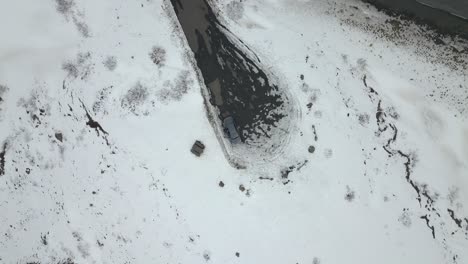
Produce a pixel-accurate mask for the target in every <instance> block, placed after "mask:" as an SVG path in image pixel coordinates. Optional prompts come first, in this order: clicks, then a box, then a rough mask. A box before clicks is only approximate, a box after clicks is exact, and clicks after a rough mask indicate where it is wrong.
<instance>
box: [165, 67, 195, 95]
mask: <svg viewBox="0 0 468 264" xmlns="http://www.w3.org/2000/svg"><path fill="white" fill-rule="evenodd" d="M191 84H192V80H191V79H190V76H189V71H182V72H181V73H180V74H179V75H178V76H177V78H176V80H175V81H174V83H173V84H171V83H170V82H167V83H166V84H165V85H166V86H168V87H169V88H164V89H162V90H160V91H159V92H158V97H159V100H161V101H167V100H175V101H179V100H180V99H182V96H183V95H184V94H186V93H187V91H188V90H189V89H190V85H191Z"/></svg>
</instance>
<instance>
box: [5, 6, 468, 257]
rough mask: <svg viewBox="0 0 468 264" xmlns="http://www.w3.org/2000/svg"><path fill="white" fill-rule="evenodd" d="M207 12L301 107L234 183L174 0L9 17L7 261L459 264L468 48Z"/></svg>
mask: <svg viewBox="0 0 468 264" xmlns="http://www.w3.org/2000/svg"><path fill="white" fill-rule="evenodd" d="M211 3H212V4H213V6H214V8H215V9H216V13H217V14H218V16H219V18H220V19H221V21H223V23H224V24H225V25H226V26H227V27H228V28H229V29H230V30H231V31H232V32H233V34H235V35H236V36H237V37H238V38H240V39H242V40H243V41H244V42H245V43H246V44H247V45H249V47H250V48H251V49H252V50H254V51H255V52H256V54H257V55H258V56H259V57H260V59H261V61H262V67H264V68H265V69H268V71H269V72H271V73H272V74H274V75H275V76H276V78H277V79H278V80H281V85H282V89H284V90H285V91H287V92H288V93H289V94H290V96H291V97H292V98H291V100H292V101H293V102H294V104H295V105H296V109H297V113H294V115H295V119H294V120H293V121H294V124H293V125H291V127H290V131H289V138H288V139H287V140H285V143H284V146H283V147H282V148H281V152H280V153H275V155H274V157H273V158H271V159H270V160H268V162H265V161H262V162H257V161H256V160H250V161H249V162H248V164H247V167H246V168H245V169H240V170H239V169H236V168H234V167H233V166H231V164H230V162H228V159H229V156H226V155H225V153H226V152H225V150H223V148H222V144H220V143H221V142H220V141H218V138H219V137H217V134H216V133H217V132H216V131H219V128H216V127H213V125H212V124H211V123H210V121H209V119H208V118H207V113H206V109H205V106H204V99H203V96H202V93H201V91H202V87H203V86H202V85H203V84H202V83H201V82H200V80H199V78H198V77H197V74H196V71H197V70H196V69H195V68H194V67H193V66H192V65H193V58H190V56H191V52H190V51H189V48H188V45H187V43H186V40H185V39H184V35H183V33H182V30H181V28H180V26H178V24H177V20H176V18H175V13H174V11H173V10H172V9H171V5H170V2H169V1H165V0H146V1H144V0H135V1H124V0H100V1H92V0H79V1H78V0H57V1H55V0H54V1H52V0H48V1H33V0H21V1H6V0H2V1H0V7H1V8H0V17H1V18H2V23H0V33H1V35H2V41H1V42H0V98H1V100H0V153H3V154H2V155H3V161H2V156H0V165H1V164H2V162H3V163H4V165H2V166H0V212H1V213H0V235H1V236H2V237H1V239H0V263H6V264H9V263H21V264H23V263H41V264H45V263H53V264H58V263H252V264H253V263H255V264H258V263H292V264H294V263H300V264H306V263H309V264H310V263H313V264H340V263H359V264H374V263H380V264H385V263H389V264H390V263H411V264H415V263H425V264H432V263H433V264H440V263H460V264H463V263H468V121H467V120H468V118H467V117H468V109H467V107H468V80H467V71H468V58H467V57H466V53H463V52H462V51H463V50H464V49H465V50H468V44H467V43H466V41H464V40H461V39H457V38H454V37H449V36H439V37H436V35H435V34H433V33H431V32H430V31H428V30H427V29H426V28H424V27H422V26H418V25H415V24H413V23H411V22H409V21H401V20H399V19H395V18H391V17H389V16H387V15H385V14H383V13H381V12H379V11H377V10H376V9H375V8H373V7H370V6H368V5H366V4H363V3H361V2H359V1H355V0H351V1H347V0H328V1H326V0H320V1H311V0H310V1H307V0H294V1H293V0H249V1H228V0H219V1H214V2H211ZM436 38H437V39H438V41H435V40H434V39H436ZM435 42H442V44H440V43H439V44H436V43H435ZM153 51H157V52H156V55H157V60H155V61H157V63H154V62H153V61H152V59H151V56H150V53H154V52H153ZM153 58H154V57H153ZM301 75H303V78H302V77H301ZM308 104H309V105H308ZM96 122H97V123H96ZM218 136H219V135H218ZM195 140H201V141H202V142H203V143H204V144H205V145H206V149H205V152H204V153H203V155H202V156H201V157H199V158H198V157H196V156H194V155H192V154H191V153H190V151H189V150H190V148H191V145H192V144H193V142H194V141H195ZM309 146H314V148H315V151H314V153H309V152H308V148H309ZM2 167H3V168H2ZM2 170H3V171H2ZM220 182H222V183H223V184H220ZM221 185H223V187H221ZM416 188H417V189H418V190H419V191H418V192H417V191H416V190H415V189H416ZM236 253H237V254H236Z"/></svg>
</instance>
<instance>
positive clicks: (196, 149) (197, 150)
mask: <svg viewBox="0 0 468 264" xmlns="http://www.w3.org/2000/svg"><path fill="white" fill-rule="evenodd" d="M204 150H205V145H204V144H203V143H202V142H201V141H199V140H197V141H195V143H193V146H192V149H191V150H190V152H192V153H193V154H194V155H195V156H197V157H200V156H201V154H203V151H204Z"/></svg>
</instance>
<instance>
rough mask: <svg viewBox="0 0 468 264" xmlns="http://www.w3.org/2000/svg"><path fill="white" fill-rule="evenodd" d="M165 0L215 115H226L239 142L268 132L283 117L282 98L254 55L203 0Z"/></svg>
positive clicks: (253, 139)
mask: <svg viewBox="0 0 468 264" xmlns="http://www.w3.org/2000/svg"><path fill="white" fill-rule="evenodd" d="M171 3H172V6H173V7H174V10H175V13H176V15H177V18H178V20H179V22H180V24H181V26H182V29H183V31H184V34H185V36H186V38H187V41H188V44H189V46H190V48H191V50H192V51H193V53H194V55H195V59H196V62H197V66H198V68H199V69H200V72H201V74H202V75H203V79H204V82H205V85H206V86H207V88H208V90H209V93H210V100H209V101H210V103H211V104H212V105H213V106H215V107H216V108H217V109H218V110H219V112H218V117H219V119H220V120H223V119H224V118H225V117H226V116H232V117H233V119H234V123H235V127H236V129H237V131H238V133H239V134H240V136H241V139H242V142H244V143H247V144H249V143H252V142H255V141H256V140H258V139H259V138H271V137H272V136H273V135H272V134H273V133H274V128H276V127H278V125H279V123H280V121H281V120H282V119H283V118H285V117H286V114H285V112H284V111H283V108H284V104H285V103H286V102H285V101H286V99H285V97H284V96H283V95H282V93H281V92H280V91H279V89H278V87H277V85H275V84H273V83H272V82H271V81H270V80H269V78H268V76H267V74H266V73H265V72H264V70H262V67H261V66H262V65H261V61H260V59H259V58H258V57H257V56H256V55H255V53H254V52H252V50H250V49H249V48H248V47H247V46H246V45H244V44H243V42H242V41H241V40H239V39H237V38H236V36H234V35H233V34H232V33H230V32H229V31H228V30H227V29H226V28H225V27H224V26H223V25H222V24H221V23H220V21H219V20H218V18H217V17H216V15H215V14H214V12H213V10H212V9H211V7H210V5H209V4H208V3H207V2H206V1H205V0H171Z"/></svg>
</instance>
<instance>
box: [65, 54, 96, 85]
mask: <svg viewBox="0 0 468 264" xmlns="http://www.w3.org/2000/svg"><path fill="white" fill-rule="evenodd" d="M90 60H91V53H90V52H80V53H78V55H77V57H76V60H75V61H66V62H64V63H63V64H62V69H63V70H64V71H66V72H67V76H68V77H72V78H77V77H79V76H80V77H81V79H82V80H83V79H85V78H86V77H87V76H88V74H89V73H90V72H91V70H92V68H93V65H92V64H91V63H90Z"/></svg>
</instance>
